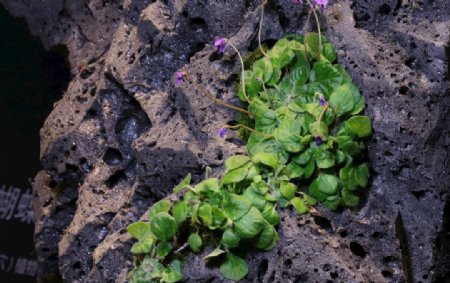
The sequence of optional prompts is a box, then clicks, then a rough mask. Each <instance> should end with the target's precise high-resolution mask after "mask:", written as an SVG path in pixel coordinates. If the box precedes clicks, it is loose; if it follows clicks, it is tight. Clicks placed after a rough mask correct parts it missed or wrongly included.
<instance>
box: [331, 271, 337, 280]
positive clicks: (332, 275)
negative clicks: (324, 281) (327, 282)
mask: <svg viewBox="0 0 450 283" xmlns="http://www.w3.org/2000/svg"><path fill="white" fill-rule="evenodd" d="M330 277H331V278H332V279H336V278H338V277H339V273H338V272H337V271H335V272H330Z"/></svg>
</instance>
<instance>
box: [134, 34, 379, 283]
mask: <svg viewBox="0 0 450 283" xmlns="http://www.w3.org/2000/svg"><path fill="white" fill-rule="evenodd" d="M266 53H267V54H266V56H263V57H262V58H260V59H258V60H256V61H255V62H254V63H253V65H252V68H251V70H245V71H244V72H243V77H244V80H242V82H244V85H243V86H242V88H240V91H239V92H238V94H237V95H238V97H239V98H240V99H241V100H242V101H243V102H246V103H248V109H247V110H246V111H247V112H248V113H249V117H250V118H251V119H253V120H254V125H255V129H249V130H250V136H249V138H248V140H247V152H248V156H246V155H236V156H231V157H230V158H228V159H227V160H226V161H225V167H226V171H225V173H224V175H223V176H222V177H221V178H206V179H205V180H204V181H202V182H200V183H198V184H196V185H191V184H190V175H188V176H187V177H186V178H185V179H184V180H183V181H182V182H181V183H180V184H179V185H178V186H176V187H175V188H174V195H172V196H169V197H168V198H166V199H163V200H161V201H159V202H157V203H155V204H154V205H153V206H152V207H151V208H150V212H149V219H150V221H149V222H148V223H146V222H136V223H133V224H131V225H129V227H128V232H129V233H130V234H131V235H132V236H133V237H135V238H136V239H138V242H137V243H136V244H135V245H134V246H133V247H132V249H131V251H132V253H134V254H135V255H136V265H135V269H134V270H133V271H131V273H130V276H131V279H132V280H131V281H132V282H176V281H179V280H181V279H182V274H181V269H182V268H181V260H182V258H183V255H184V254H185V253H186V252H187V250H188V248H189V249H190V250H191V251H193V252H199V251H200V250H202V248H203V247H205V246H208V247H212V248H214V250H213V251H212V252H211V253H210V254H209V255H207V256H206V257H205V258H204V259H205V260H210V259H212V258H215V259H216V262H220V272H221V273H222V274H223V276H224V277H225V278H227V279H231V280H236V281H238V280H240V279H242V278H243V277H245V275H246V274H247V272H248V267H247V264H246V263H245V261H244V260H243V258H242V257H241V256H240V255H241V254H242V253H241V251H242V249H241V247H242V246H253V247H254V248H256V249H259V250H263V251H269V250H271V249H272V248H273V247H274V246H275V245H276V243H277V241H278V233H277V231H276V228H275V227H276V225H277V224H278V223H279V221H280V217H279V213H278V211H277V208H278V207H281V208H284V207H289V206H292V207H293V208H294V209H295V210H296V211H297V212H298V213H299V214H304V213H307V212H308V211H309V210H310V208H311V207H312V206H314V205H316V204H317V203H320V204H322V205H324V206H325V207H327V208H329V209H331V210H336V209H338V208H339V207H346V206H347V207H354V206H356V205H358V203H359V195H360V192H361V189H362V188H364V187H366V186H367V182H368V177H369V170H368V166H367V164H365V163H360V162H359V160H361V156H362V155H363V150H364V147H365V145H364V143H363V140H364V139H365V138H367V137H368V136H370V134H371V122H370V119H369V118H368V117H367V116H362V115H359V114H360V112H362V110H363V109H364V107H365V101H364V97H363V96H361V94H360V93H359V91H358V89H357V87H356V86H355V85H354V84H353V83H352V81H351V78H350V76H349V75H348V74H347V73H346V71H345V70H344V68H343V67H342V66H340V65H338V64H333V62H334V61H335V60H336V53H335V51H334V48H333V46H332V45H331V43H330V42H329V41H328V39H327V38H326V37H324V36H320V39H319V35H318V34H316V33H309V34H307V35H306V36H290V37H286V38H282V39H280V40H279V41H278V42H277V43H276V44H275V45H274V46H273V48H272V49H270V50H268V51H266ZM239 127H241V125H235V126H232V127H231V126H225V127H224V128H222V129H221V133H220V134H221V135H225V134H226V130H227V128H239Z"/></svg>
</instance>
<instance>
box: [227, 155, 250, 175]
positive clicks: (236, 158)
mask: <svg viewBox="0 0 450 283" xmlns="http://www.w3.org/2000/svg"><path fill="white" fill-rule="evenodd" d="M249 161H250V157H248V156H246V155H233V156H231V157H229V158H228V159H227V160H226V161H225V167H226V168H227V170H228V171H231V170H234V169H236V168H240V167H242V166H244V165H245V164H247V163H248V162H249Z"/></svg>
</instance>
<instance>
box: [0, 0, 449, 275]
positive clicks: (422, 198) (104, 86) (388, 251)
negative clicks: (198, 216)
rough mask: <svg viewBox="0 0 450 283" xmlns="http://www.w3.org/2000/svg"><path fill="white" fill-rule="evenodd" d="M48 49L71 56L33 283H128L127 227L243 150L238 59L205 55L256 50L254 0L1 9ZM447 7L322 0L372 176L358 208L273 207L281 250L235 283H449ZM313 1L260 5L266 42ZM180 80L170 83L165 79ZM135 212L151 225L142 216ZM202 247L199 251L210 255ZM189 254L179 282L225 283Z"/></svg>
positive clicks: (252, 260) (48, 164)
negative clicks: (368, 124)
mask: <svg viewBox="0 0 450 283" xmlns="http://www.w3.org/2000/svg"><path fill="white" fill-rule="evenodd" d="M0 3H2V4H3V5H4V6H5V7H6V8H7V9H8V10H9V11H10V13H11V14H13V15H15V16H20V17H24V18H25V19H26V20H27V22H28V24H29V27H30V30H31V31H32V32H33V33H34V34H35V35H37V36H39V37H40V39H41V40H42V42H43V43H44V45H45V46H46V47H47V48H50V47H52V46H55V45H65V46H67V48H68V50H69V60H70V62H71V66H72V73H73V79H72V81H71V82H70V84H69V87H68V89H67V91H66V93H65V94H64V96H63V98H62V99H61V100H60V101H58V102H57V103H56V104H55V107H54V110H53V112H52V113H51V114H50V116H49V117H48V119H47V120H46V122H45V125H44V126H43V128H42V130H41V161H42V164H43V166H44V170H42V171H41V172H39V173H38V174H37V176H36V177H35V180H34V193H35V196H36V197H35V202H34V209H35V220H36V221H35V222H36V230H35V240H36V254H37V257H38V262H39V275H38V280H39V281H40V282H50V281H51V280H58V279H63V280H64V281H66V282H125V281H126V280H127V279H126V276H127V272H128V271H129V270H130V268H131V267H132V261H133V257H132V255H131V253H130V252H129V249H130V247H131V245H132V244H133V240H132V239H131V238H130V236H129V235H128V234H127V233H126V227H127V225H128V224H130V223H132V222H134V221H136V220H138V219H140V218H142V217H143V216H144V215H145V214H146V211H147V209H148V207H149V206H150V205H151V204H152V203H153V202H155V201H157V200H159V199H161V198H163V197H165V196H167V195H168V194H169V193H170V192H171V189H172V187H173V186H174V185H175V184H176V183H178V182H179V181H180V180H181V179H182V178H183V177H184V176H185V175H186V174H187V173H188V172H191V173H193V176H194V180H196V181H198V180H200V178H201V177H202V175H203V172H204V170H205V168H206V166H210V167H212V168H213V174H220V173H221V170H222V169H223V168H222V165H223V161H224V160H225V159H226V158H227V157H228V156H230V155H231V154H234V153H242V152H244V150H245V149H244V147H243V144H242V142H240V141H239V140H238V139H237V138H235V137H233V136H229V137H228V138H226V139H220V138H219V137H218V135H217V131H218V130H219V128H220V127H221V126H222V125H224V124H225V123H227V122H230V121H235V120H236V119H238V118H237V114H236V113H235V112H233V111H232V110H229V109H227V108H223V107H221V106H220V105H217V104H214V103H213V102H212V101H211V100H209V99H208V98H207V97H206V96H205V93H209V94H210V95H212V96H215V97H217V98H220V99H222V100H225V101H227V102H229V103H231V104H236V105H237V100H236V98H235V96H234V89H233V87H234V84H235V82H236V80H237V78H238V75H237V74H239V61H238V59H237V57H236V54H235V53H234V52H233V50H231V49H227V50H226V52H225V54H224V56H223V58H219V56H218V54H217V53H216V51H215V50H214V47H213V46H212V42H213V41H214V39H215V38H216V37H219V36H225V37H228V38H231V40H232V41H233V42H234V43H235V44H236V45H237V47H238V48H239V50H240V51H241V52H242V53H243V54H246V53H247V52H248V51H250V50H253V49H255V47H256V46H257V27H258V20H259V17H260V2H259V1H254V0H247V1H238V0H232V1H193V0H187V1H186V0H165V1H162V0H161V1H149V0H80V1H65V0H53V1H44V0H17V1H8V0H0ZM448 11H450V3H449V2H448V1H399V0H383V1H381V0H374V1H348V0H341V1H330V5H329V6H328V7H327V9H326V10H325V11H324V15H323V16H321V20H322V26H323V28H324V29H325V32H326V34H327V35H328V36H329V38H330V40H331V41H332V43H333V44H334V45H335V46H336V49H337V51H338V54H339V59H338V60H339V63H340V64H343V65H344V66H345V68H346V69H347V71H348V72H349V73H350V75H351V76H352V77H353V79H354V81H355V83H356V84H357V85H358V87H359V88H360V90H361V91H362V93H363V94H364V96H365V97H366V101H367V108H366V114H367V115H369V116H370V117H371V119H372V120H373V130H374V131H373V135H372V137H371V139H370V141H369V144H368V145H369V146H368V161H369V163H370V167H371V176H372V177H371V181H370V186H369V188H368V192H367V195H366V198H365V199H364V202H363V203H362V204H361V205H360V207H358V208H357V209H354V210H350V209H345V210H343V211H340V212H336V213H335V212H330V211H327V210H325V209H322V208H320V207H319V208H318V210H317V212H316V213H314V214H312V215H309V216H298V215H296V213H295V212H293V211H292V210H289V209H287V210H285V211H283V212H282V223H281V224H280V225H279V228H278V230H279V233H280V237H281V239H280V241H279V243H278V245H277V246H276V247H275V248H274V249H273V250H272V251H271V252H267V253H262V252H254V253H249V254H247V256H246V259H247V261H248V262H249V269H250V272H249V274H248V276H247V277H246V278H245V279H244V280H243V282H417V283H419V282H448V281H446V280H449V277H450V264H449V263H450V199H449V196H450V195H449V184H450V174H449V173H450V166H449V152H450V149H449V147H450V112H449V106H450V97H449V93H448V89H449V69H448V68H449V67H448V58H449V47H448V44H449V26H450V15H449V13H448ZM313 24H314V22H313V21H312V17H309V15H308V10H307V6H305V5H296V4H293V3H291V1H288V0H270V1H269V3H268V5H267V7H266V13H265V19H264V23H263V31H262V40H263V41H264V42H266V43H267V44H269V45H270V44H272V43H273V42H274V41H275V40H277V39H278V38H280V37H282V36H283V35H286V34H292V33H302V32H304V31H308V30H311V29H312V28H313V26H314V25H313ZM177 70H182V71H184V72H186V74H187V77H186V82H185V83H184V84H182V85H181V86H176V85H175V84H174V81H173V75H174V73H175V72H176V71H177ZM144 217H145V216H144ZM206 252H207V251H205V253H206ZM201 256H202V255H194V254H190V255H188V257H187V259H186V261H185V265H184V274H185V279H186V282H224V281H226V280H223V279H222V277H221V276H220V274H219V272H218V269H217V268H214V267H207V266H205V264H204V262H203V261H202V260H201Z"/></svg>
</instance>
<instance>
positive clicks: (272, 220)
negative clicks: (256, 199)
mask: <svg viewBox="0 0 450 283" xmlns="http://www.w3.org/2000/svg"><path fill="white" fill-rule="evenodd" d="M261 214H262V216H263V217H264V219H265V220H266V221H267V222H269V224H270V225H273V226H275V225H278V223H280V215H279V214H278V212H277V210H276V209H275V206H273V205H272V204H266V207H264V210H263V212H262V213H261Z"/></svg>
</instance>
